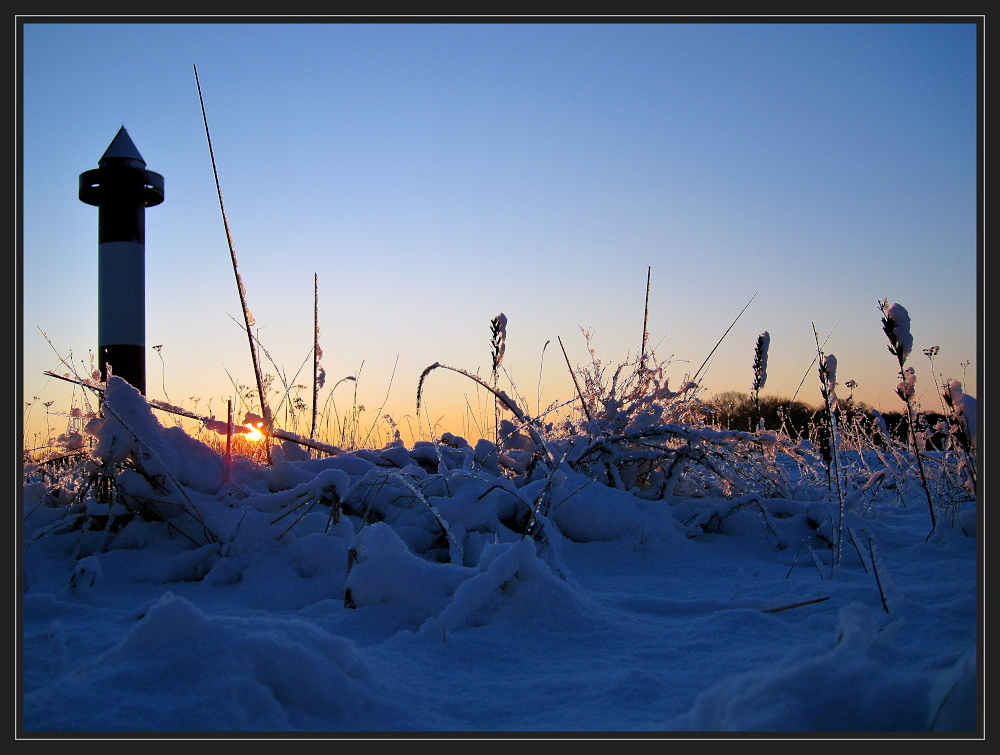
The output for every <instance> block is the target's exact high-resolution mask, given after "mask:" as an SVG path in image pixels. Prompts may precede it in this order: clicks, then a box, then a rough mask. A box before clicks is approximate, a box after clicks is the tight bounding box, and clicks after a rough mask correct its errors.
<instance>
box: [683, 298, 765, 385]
mask: <svg viewBox="0 0 1000 755" xmlns="http://www.w3.org/2000/svg"><path fill="white" fill-rule="evenodd" d="M756 296H757V292H756V291H754V294H753V296H751V297H750V301H748V302H747V303H746V306H744V307H743V309H741V310H740V313H739V314H738V315H736V319H735V320H733V322H732V324H731V325H730V326H729V327H728V328H726V332H725V333H723V334H722V338H720V339H719V342H718V343H717V344H715V346H714V347H713V348H712V350H711V351H710V352H708V356H707V357H705V361H704V362H702V363H701V367H699V368H698V371H697V372H696V373H694V377H692V378H691V382H693V383H697V382H698V376H699V375H700V374H701V371H702V370H703V369H705V365H706V364H708V360H709V359H711V358H712V354H714V353H715V352H716V350H717V349H718V348H719V346H720V345H721V344H722V342H723V341H724V340H725V339H726V336H727V335H729V331H730V330H732V329H733V325H735V324H736V323H737V322H738V321H739V319H740V318H741V317H742V316H743V313H744V312H746V311H747V307H749V306H750V303H751V302H752V301H753V300H754V299H755V298H756Z"/></svg>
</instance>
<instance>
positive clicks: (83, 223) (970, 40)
mask: <svg viewBox="0 0 1000 755" xmlns="http://www.w3.org/2000/svg"><path fill="white" fill-rule="evenodd" d="M84 20H85V21H86V19H85V18H84ZM976 45H977V27H976V26H975V25H974V24H971V23H964V24H960V23H907V22H901V23H893V24H880V23H868V22H862V23H853V24H839V23H805V22H798V23H787V24H765V23H753V22H744V23H727V24H722V23H710V24H696V23H688V22H683V23H682V22H674V23H652V24H648V23H621V24H612V23H591V24H583V23H563V24H532V23H529V24H521V23H518V24H492V23H487V24H471V23H454V24H430V23H405V24H391V23H375V24H367V23H334V22H326V23H307V24H288V23H273V22H270V23H216V24H204V23H169V24H165V23H138V22H135V21H133V22H130V23H120V24H118V23H116V24H106V23H92V22H82V23H51V22H46V23H35V22H30V23H26V24H25V25H24V26H23V44H22V46H21V52H22V55H23V78H22V83H23V108H22V110H21V116H22V119H21V123H22V127H23V137H22V143H23V173H22V177H21V178H22V188H23V238H24V245H23V269H22V279H23V301H22V302H21V311H22V313H23V371H24V374H23V379H24V385H23V393H24V401H25V402H33V403H35V404H36V408H35V409H32V423H33V424H35V423H37V422H38V421H39V420H40V419H41V420H44V412H43V411H36V409H37V408H38V407H37V404H41V403H42V402H45V401H53V402H54V403H53V405H52V406H51V408H50V410H51V411H58V410H60V408H61V407H62V408H63V409H62V410H65V408H68V404H69V403H71V401H72V388H71V387H70V386H68V385H67V384H64V383H62V382H61V381H57V380H53V379H51V378H47V377H45V376H44V374H43V372H44V371H45V370H57V371H58V370H59V364H58V360H57V359H56V357H55V355H54V353H53V350H52V348H50V346H49V344H48V343H46V341H45V339H44V338H43V337H42V335H41V334H40V333H39V328H41V329H42V330H44V331H45V332H46V333H47V334H48V336H49V338H50V339H51V341H52V343H53V345H54V346H55V347H56V348H57V349H58V350H59V351H60V352H62V353H63V354H67V353H69V352H70V351H72V353H73V355H74V358H75V359H76V360H77V361H79V360H80V359H86V358H87V352H88V350H90V349H95V348H96V333H97V311H96V307H97V305H96V302H97V280H96V276H97V211H96V209H95V208H93V207H91V206H89V205H85V204H83V203H82V202H80V201H79V199H78V198H77V181H78V175H79V174H80V173H81V172H83V171H85V170H89V169H91V168H95V167H97V161H98V159H99V158H100V156H101V155H102V154H103V152H104V150H105V149H106V148H107V146H108V144H109V143H110V141H111V139H112V138H113V137H114V135H115V133H116V132H117V130H118V129H119V127H121V126H122V125H124V126H125V127H126V129H127V130H128V132H129V135H130V136H131V137H132V139H133V141H134V142H135V144H136V146H137V147H138V149H139V151H140V152H141V153H142V155H143V157H144V158H145V160H146V162H147V166H148V168H149V169H150V170H154V171H156V172H158V173H161V174H162V175H163V176H164V177H165V185H166V201H165V202H164V203H163V204H162V205H160V206H158V207H154V208H151V209H150V210H148V211H147V213H146V267H147V286H146V309H147V327H146V332H147V337H146V342H147V346H149V347H150V349H149V352H148V356H147V366H148V378H147V383H148V386H149V388H148V394H149V396H150V397H152V398H161V399H166V400H169V401H170V402H171V403H174V404H182V405H184V406H186V407H188V408H196V405H195V402H194V399H195V398H197V399H198V404H197V409H198V411H199V412H207V410H208V409H209V407H210V408H211V412H212V413H215V414H216V415H219V416H221V415H222V414H223V413H224V411H225V397H226V396H228V395H231V394H232V383H231V380H236V381H237V382H239V383H243V384H247V385H249V384H252V383H253V377H252V375H253V373H252V367H251V364H250V359H249V350H248V348H247V344H246V337H245V335H244V334H243V333H242V331H241V328H240V324H239V323H240V322H241V313H240V305H239V299H238V296H237V293H236V287H235V283H234V280H233V273H232V266H231V262H230V258H229V251H228V246H227V243H226V236H225V230H224V227H223V224H222V218H221V214H220V212H219V203H218V196H217V194H216V188H215V183H214V179H213V174H212V166H211V161H210V157H209V152H208V147H207V143H206V138H205V131H204V123H203V120H202V114H201V110H200V105H199V100H198V93H197V88H196V85H195V79H194V73H193V69H192V66H193V65H196V66H197V69H198V75H199V78H200V81H201V87H202V93H203V95H204V99H205V107H206V110H207V117H208V122H209V127H210V129H211V134H212V144H213V147H214V150H215V157H216V160H217V165H218V172H219V180H220V182H221V186H222V193H223V197H224V200H225V206H226V213H227V215H228V219H229V222H230V226H231V230H232V235H233V240H234V244H235V249H236V253H237V257H238V260H239V266H240V272H241V274H242V276H243V279H244V283H245V285H246V290H247V294H248V299H249V305H250V308H251V310H252V312H253V314H254V316H255V319H256V323H257V327H258V329H259V330H258V333H259V336H260V339H261V342H262V343H263V345H264V347H265V348H266V349H267V351H268V353H269V354H270V357H271V358H272V359H273V362H274V364H273V365H272V364H271V363H269V362H268V361H267V360H266V359H265V364H264V369H265V371H268V372H275V371H276V370H277V369H278V368H280V369H282V370H284V371H285V372H286V373H287V375H288V376H289V378H291V377H293V376H294V374H295V373H296V371H297V370H298V369H299V367H300V365H302V364H303V362H304V361H305V360H306V359H307V358H308V355H309V349H310V346H311V338H312V323H313V275H314V274H316V275H317V276H318V280H319V291H320V293H319V306H320V330H321V345H322V348H323V351H324V360H323V364H324V367H325V369H326V371H327V373H328V376H329V382H328V383H327V387H328V388H329V386H330V385H332V384H333V383H334V382H336V380H337V379H339V378H340V377H344V376H346V375H356V374H357V373H358V369H359V366H361V365H362V363H363V367H362V368H361V374H360V375H359V380H358V383H357V389H358V401H359V402H360V403H362V404H364V405H365V406H366V415H365V416H366V417H368V418H369V421H374V420H375V417H376V416H377V410H378V408H379V406H380V405H382V403H383V401H385V407H384V409H383V410H382V411H383V412H387V413H389V414H391V415H392V416H393V417H394V419H395V421H397V422H399V423H400V424H401V425H403V426H405V425H406V422H407V420H405V419H404V418H405V417H406V416H407V415H413V413H414V409H415V392H416V385H417V379H418V377H419V375H420V372H421V370H423V368H425V367H426V366H428V365H430V364H432V363H433V362H442V363H444V364H449V365H453V366H456V367H460V368H463V369H467V370H469V371H471V372H476V371H479V372H480V374H484V375H485V374H487V373H488V372H489V365H490V350H489V337H490V329H489V325H490V318H492V317H493V316H494V315H495V314H497V313H498V312H501V311H502V312H504V313H505V314H506V315H507V317H508V320H509V324H508V341H507V351H506V357H505V363H506V364H507V367H508V370H509V371H510V375H511V378H512V379H513V381H514V383H515V385H516V387H517V390H518V392H519V393H520V394H521V395H522V396H523V397H524V400H525V403H527V404H528V405H529V408H531V409H533V408H534V407H535V406H536V405H537V404H539V403H540V404H542V405H544V404H547V403H548V402H549V401H551V400H552V399H554V398H558V397H562V398H569V397H570V396H571V391H572V386H571V384H570V382H569V379H568V374H567V371H566V368H565V363H564V361H563V359H562V354H561V352H559V350H558V346H557V337H561V338H562V341H563V343H564V344H565V345H566V348H567V351H568V352H569V354H570V357H571V359H573V360H574V361H583V360H584V359H585V358H586V357H587V356H588V355H587V351H586V343H585V341H584V339H583V337H582V335H581V333H580V328H581V327H582V328H586V329H588V330H590V331H592V332H593V334H594V335H593V346H594V348H595V351H596V353H597V355H598V356H599V357H600V358H601V359H602V360H604V362H606V363H613V364H617V363H618V362H619V361H621V360H623V359H624V358H626V356H627V355H629V354H632V355H634V354H635V351H636V349H637V348H638V346H639V341H640V338H641V330H642V318H643V298H644V295H645V286H646V272H647V267H651V268H652V277H651V299H650V313H649V330H650V342H651V344H653V345H654V346H656V353H657V356H659V357H660V358H663V359H666V358H668V357H671V356H672V357H673V359H674V360H675V361H674V362H673V364H672V365H671V368H670V372H669V374H671V375H672V384H674V385H676V384H679V383H680V382H681V380H682V379H683V378H684V374H685V372H688V371H690V372H693V371H694V370H696V369H697V368H698V366H699V365H700V364H701V363H702V361H703V360H704V359H705V357H706V356H707V355H708V353H709V352H710V351H711V349H712V347H713V346H714V345H715V344H716V342H717V341H718V339H719V338H720V337H721V336H722V334H723V332H725V330H726V328H728V327H729V326H730V324H731V323H732V321H733V319H734V318H735V317H736V315H737V314H738V313H739V312H740V310H741V309H742V308H743V306H744V305H745V304H746V303H747V301H749V300H750V298H751V297H752V296H754V294H756V297H755V298H754V301H753V303H752V304H751V305H750V307H749V308H748V309H747V311H746V312H745V314H744V315H743V316H742V318H741V319H740V320H739V322H738V323H737V324H736V326H735V327H734V328H733V329H732V331H731V332H730V333H729V335H728V336H727V338H726V340H725V341H724V342H723V344H722V345H721V346H720V347H719V349H718V351H717V352H716V355H715V357H714V359H713V361H712V363H711V365H710V367H709V369H708V370H707V373H706V374H705V378H704V381H703V385H704V388H705V391H706V394H707V395H711V394H712V393H717V392H720V391H724V390H741V391H748V390H749V388H750V384H751V382H752V379H753V374H752V360H753V351H754V346H755V343H756V338H757V335H758V334H759V333H760V332H762V331H764V330H767V331H768V332H769V333H770V334H771V350H770V357H769V369H768V382H767V384H766V385H765V387H764V390H763V393H764V394H765V395H767V394H771V395H781V396H791V395H793V394H795V393H796V391H798V398H800V399H803V400H806V401H808V402H810V403H818V402H819V401H820V397H819V383H818V378H817V377H816V375H815V370H810V371H809V373H808V375H807V377H806V381H805V383H804V384H803V385H802V388H801V389H799V385H800V381H801V380H802V378H803V375H805V374H806V372H807V370H808V368H809V365H810V363H811V360H812V358H813V356H814V355H815V342H814V337H813V324H815V326H816V328H817V330H818V331H819V333H820V335H821V338H823V339H824V340H826V339H827V337H828V340H826V350H827V351H828V352H830V353H834V354H835V355H836V356H837V359H838V362H839V377H840V380H841V382H842V383H843V382H844V381H847V380H851V379H853V380H855V381H857V383H858V388H857V389H856V390H855V395H856V396H857V397H859V398H861V399H862V400H864V401H867V402H869V403H871V404H872V405H874V406H876V407H879V408H882V409H883V410H899V409H900V408H901V402H900V401H899V399H898V398H897V397H896V396H895V394H894V392H893V391H894V388H895V384H896V379H895V372H896V367H895V364H894V360H893V358H892V356H891V355H890V354H889V353H888V352H887V350H886V348H885V345H886V341H885V337H884V335H883V334H882V331H881V327H880V322H879V311H878V307H877V302H878V301H879V300H880V299H882V298H888V299H889V301H890V303H891V302H894V301H898V302H900V303H901V304H903V305H904V306H905V307H907V309H908V310H909V312H910V315H911V318H912V331H913V335H914V355H913V356H912V357H911V360H910V361H911V364H912V365H913V366H914V367H915V368H916V371H917V377H918V386H919V388H920V389H921V390H920V391H918V392H919V393H921V394H922V401H923V403H924V406H925V408H934V407H935V406H938V400H937V398H936V396H935V391H934V383H933V380H932V377H931V371H930V363H929V362H928V360H927V359H926V358H925V357H924V356H923V355H922V354H921V353H920V352H921V350H922V349H924V348H927V347H929V346H931V345H938V346H940V349H941V352H940V355H939V356H938V357H937V359H936V362H935V368H936V369H935V372H936V373H939V374H940V375H942V376H944V377H954V378H958V379H960V380H961V379H963V376H964V377H965V379H966V388H967V391H968V392H969V393H972V394H974V395H975V394H977V393H978V389H977V381H976V371H977V367H978V363H977V360H976V357H977V322H978V320H977V308H976V296H977V291H978V285H977V277H976V266H977V247H976V244H977V207H978V198H977V190H976V189H977V186H976V170H977V153H976V146H977V144H976V140H977V128H976V127H977V123H978V115H977V109H976V98H977V92H978V85H977V77H976V59H977V58H976ZM547 341H549V342H550V344H549V346H548V348H547V349H546V350H545V351H544V358H543V347H544V344H545V343H546V342H547ZM161 344H162V349H161V351H160V352H159V354H157V353H156V352H154V351H153V350H152V348H151V347H152V346H154V345H161ZM161 357H162V361H161ZM965 362H969V364H968V366H967V367H965V366H963V363H965ZM275 365H276V366H275ZM309 376H310V371H309V366H308V365H307V366H306V367H305V368H304V369H303V370H302V372H301V374H300V375H299V377H298V379H297V381H296V382H300V383H302V384H305V385H309V384H310V379H309ZM539 385H541V390H539ZM844 390H846V389H842V392H844ZM306 393H307V392H306ZM336 395H337V397H338V405H339V407H340V410H341V411H343V410H344V408H345V407H346V406H348V405H349V404H350V401H351V399H352V397H353V396H352V394H351V387H350V385H347V386H346V387H341V388H340V389H339V390H338V393H337V394H336ZM36 396H37V397H39V398H38V400H37V401H35V398H34V397H36ZM387 396H388V398H387ZM475 396H476V391H475V386H474V385H473V383H472V382H471V381H469V380H467V379H465V378H462V377H461V376H458V375H454V374H446V373H441V372H440V371H439V372H438V373H434V374H432V376H431V377H430V378H429V383H428V386H427V393H426V401H427V406H428V409H429V414H430V415H431V416H433V417H434V419H435V420H437V419H439V418H441V417H443V418H444V419H442V424H441V425H440V426H439V427H438V431H439V432H440V431H445V430H451V431H462V429H463V422H465V421H466V420H463V418H462V414H463V412H464V410H465V401H466V399H468V400H469V402H470V403H472V404H474V405H475V404H476V403H477V399H476V398H475ZM324 397H325V396H324V394H321V400H322V399H323V398H324ZM478 402H479V403H480V404H482V403H483V402H485V399H483V398H482V397H480V398H479V399H478ZM64 421H65V420H61V419H60V418H59V417H55V418H50V423H51V424H52V425H53V426H54V427H56V428H57V429H58V427H59V424H60V422H64ZM409 422H411V423H412V422H413V419H410V420H409ZM300 429H301V428H300Z"/></svg>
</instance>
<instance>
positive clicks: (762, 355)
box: [753, 330, 771, 393]
mask: <svg viewBox="0 0 1000 755" xmlns="http://www.w3.org/2000/svg"><path fill="white" fill-rule="evenodd" d="M770 345H771V334H770V333H768V332H767V331H766V330H765V331H764V332H763V333H761V334H760V335H759V336H757V349H756V351H755V352H754V358H753V376H754V377H753V391H754V393H756V392H758V391H759V390H760V389H761V388H763V387H764V383H765V382H766V381H767V349H768V347H769V346H770Z"/></svg>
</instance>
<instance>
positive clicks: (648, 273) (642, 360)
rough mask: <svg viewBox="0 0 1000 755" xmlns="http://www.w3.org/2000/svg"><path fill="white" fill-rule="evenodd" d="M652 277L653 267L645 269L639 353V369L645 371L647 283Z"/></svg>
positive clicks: (647, 338)
mask: <svg viewBox="0 0 1000 755" xmlns="http://www.w3.org/2000/svg"><path fill="white" fill-rule="evenodd" d="M652 276H653V266H652V265H650V266H649V267H647V268H646V305H645V308H644V310H643V315H642V348H641V350H640V352H639V369H640V370H644V369H646V347H647V346H648V345H649V282H650V279H651V278H652Z"/></svg>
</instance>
